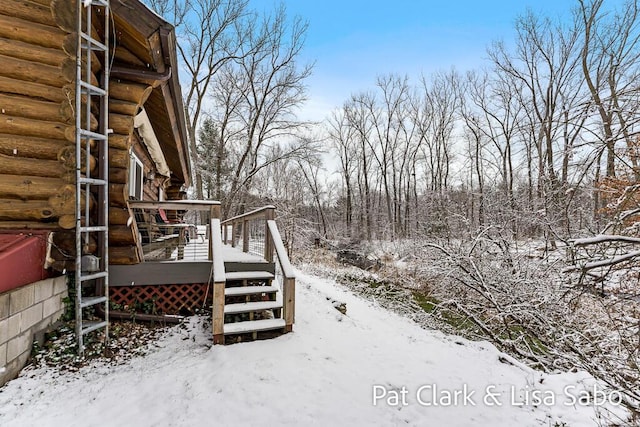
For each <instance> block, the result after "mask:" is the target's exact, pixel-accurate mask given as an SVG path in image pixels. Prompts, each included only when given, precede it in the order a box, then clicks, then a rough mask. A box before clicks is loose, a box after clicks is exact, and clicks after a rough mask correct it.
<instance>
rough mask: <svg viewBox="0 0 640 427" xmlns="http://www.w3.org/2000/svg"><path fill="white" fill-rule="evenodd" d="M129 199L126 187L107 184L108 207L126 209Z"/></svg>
mask: <svg viewBox="0 0 640 427" xmlns="http://www.w3.org/2000/svg"><path fill="white" fill-rule="evenodd" d="M128 199H129V192H128V187H127V186H126V185H123V184H109V205H110V206H117V207H121V208H125V207H127V200H128Z"/></svg>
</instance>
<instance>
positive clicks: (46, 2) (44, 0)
mask: <svg viewBox="0 0 640 427" xmlns="http://www.w3.org/2000/svg"><path fill="white" fill-rule="evenodd" d="M29 1H31V2H32V3H38V4H39V5H42V6H46V7H48V8H51V0H29Z"/></svg>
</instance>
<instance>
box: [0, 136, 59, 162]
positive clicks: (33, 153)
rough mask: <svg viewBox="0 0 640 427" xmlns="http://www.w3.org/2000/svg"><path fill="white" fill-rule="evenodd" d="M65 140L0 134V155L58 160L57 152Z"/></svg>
mask: <svg viewBox="0 0 640 427" xmlns="http://www.w3.org/2000/svg"><path fill="white" fill-rule="evenodd" d="M68 143H69V142H68V141H66V140H64V141H63V140H57V141H56V140H54V139H49V138H33V137H26V136H21V135H9V134H0V154H4V155H7V156H20V157H28V158H33V159H44V160H58V152H59V151H60V148H62V147H63V146H64V145H65V144H68Z"/></svg>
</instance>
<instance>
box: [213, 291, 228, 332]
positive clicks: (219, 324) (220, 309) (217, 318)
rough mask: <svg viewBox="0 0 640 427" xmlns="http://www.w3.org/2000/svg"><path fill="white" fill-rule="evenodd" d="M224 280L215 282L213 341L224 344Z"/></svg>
mask: <svg viewBox="0 0 640 427" xmlns="http://www.w3.org/2000/svg"><path fill="white" fill-rule="evenodd" d="M224 286H225V283H224V282H214V283H213V310H212V311H213V313H212V314H213V320H212V323H213V325H212V328H213V343H214V344H224Z"/></svg>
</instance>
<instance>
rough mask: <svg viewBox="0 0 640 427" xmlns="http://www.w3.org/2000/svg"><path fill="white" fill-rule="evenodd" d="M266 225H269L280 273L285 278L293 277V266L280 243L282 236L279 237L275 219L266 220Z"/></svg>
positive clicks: (294, 276)
mask: <svg viewBox="0 0 640 427" xmlns="http://www.w3.org/2000/svg"><path fill="white" fill-rule="evenodd" d="M267 226H268V227H269V232H270V233H271V238H272V241H273V246H274V247H275V250H276V254H277V255H278V262H279V263H280V269H282V274H283V275H284V277H285V278H286V279H295V278H296V275H295V273H294V272H293V267H292V266H291V261H290V260H289V256H288V255H287V250H286V249H285V247H284V244H283V243H282V237H280V231H279V230H278V225H277V224H276V222H275V220H273V219H271V220H269V221H267Z"/></svg>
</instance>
